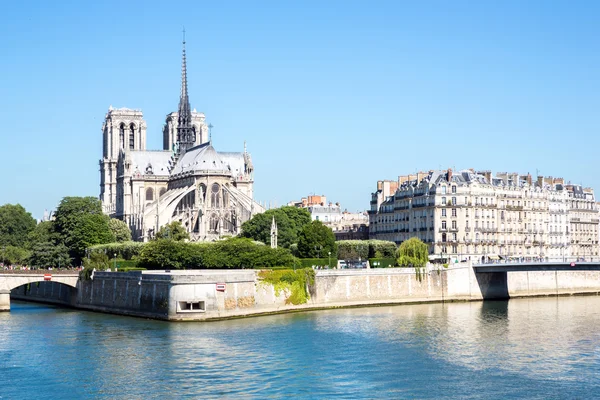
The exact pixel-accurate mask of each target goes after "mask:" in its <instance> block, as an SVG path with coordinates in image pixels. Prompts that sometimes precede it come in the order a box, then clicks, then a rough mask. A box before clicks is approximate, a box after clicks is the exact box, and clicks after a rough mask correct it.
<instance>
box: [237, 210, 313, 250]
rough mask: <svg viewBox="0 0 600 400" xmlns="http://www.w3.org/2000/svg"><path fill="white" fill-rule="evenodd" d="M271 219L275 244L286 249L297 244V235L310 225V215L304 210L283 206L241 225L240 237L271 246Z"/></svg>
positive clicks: (258, 215)
mask: <svg viewBox="0 0 600 400" xmlns="http://www.w3.org/2000/svg"><path fill="white" fill-rule="evenodd" d="M273 217H275V222H276V223H277V244H278V246H279V247H283V248H286V249H287V248H289V247H290V246H291V245H292V244H294V243H297V242H298V235H299V234H300V232H301V231H302V229H303V228H304V226H306V225H307V224H310V213H309V212H308V211H307V210H306V209H305V208H297V207H289V206H285V207H281V208H275V209H271V210H267V211H265V212H264V213H262V214H256V215H255V216H254V217H252V219H250V220H248V221H246V222H244V223H243V224H242V233H241V234H240V236H242V237H246V238H250V239H253V240H256V241H259V242H262V243H266V244H271V224H272V222H273Z"/></svg>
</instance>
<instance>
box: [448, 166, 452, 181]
mask: <svg viewBox="0 0 600 400" xmlns="http://www.w3.org/2000/svg"><path fill="white" fill-rule="evenodd" d="M447 178H448V182H452V168H448V175H447Z"/></svg>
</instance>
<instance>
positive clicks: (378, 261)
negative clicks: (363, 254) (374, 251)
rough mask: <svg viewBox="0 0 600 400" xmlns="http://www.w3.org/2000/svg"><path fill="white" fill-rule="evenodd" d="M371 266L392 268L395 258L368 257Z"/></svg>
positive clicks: (394, 264)
mask: <svg viewBox="0 0 600 400" xmlns="http://www.w3.org/2000/svg"><path fill="white" fill-rule="evenodd" d="M369 264H370V265H371V268H393V267H395V266H396V259H395V258H369Z"/></svg>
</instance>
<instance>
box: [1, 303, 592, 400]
mask: <svg viewBox="0 0 600 400" xmlns="http://www.w3.org/2000/svg"><path fill="white" fill-rule="evenodd" d="M0 382H2V385H0V399H44V398H47V399H83V398H106V399H150V398H160V399H171V398H257V399H264V398H282V397H285V398H314V399H330V398H352V399H354V398H411V399H413V398H418V399H439V398H456V399H507V398H508V399H515V398H528V399H577V398H579V399H589V398H593V397H600V297H595V296H594V297H560V298H535V299H514V300H510V301H507V302H506V301H498V302H485V303H481V302H474V303H450V304H427V305H403V306H395V307H378V308H356V309H343V310H328V311H318V312H305V313H298V314H287V315H276V316H268V317H259V318H248V319H241V320H230V321H220V322H210V323H167V322H160V321H153V320H144V319H137V318H128V317H120V316H113V315H106V314H100V313H92V312H83V311H77V310H71V309H64V308H56V307H52V306H47V305H40V304H32V303H22V302H16V301H13V303H12V311H11V312H10V313H0Z"/></svg>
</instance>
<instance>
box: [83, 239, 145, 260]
mask: <svg viewBox="0 0 600 400" xmlns="http://www.w3.org/2000/svg"><path fill="white" fill-rule="evenodd" d="M144 246H146V243H142V242H122V243H106V244H97V245H95V246H92V247H90V252H91V253H104V254H107V255H108V256H109V258H113V257H114V255H115V254H116V255H117V257H118V258H122V259H124V260H131V259H132V258H133V257H135V256H139V255H140V253H141V251H142V249H143V248H144Z"/></svg>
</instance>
